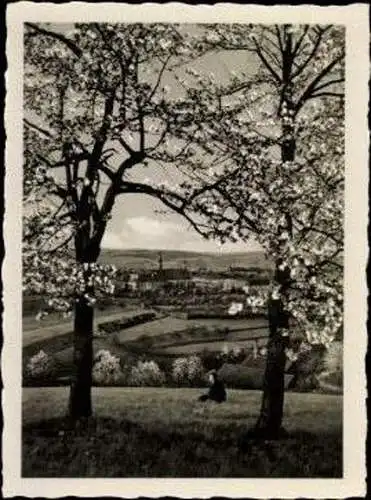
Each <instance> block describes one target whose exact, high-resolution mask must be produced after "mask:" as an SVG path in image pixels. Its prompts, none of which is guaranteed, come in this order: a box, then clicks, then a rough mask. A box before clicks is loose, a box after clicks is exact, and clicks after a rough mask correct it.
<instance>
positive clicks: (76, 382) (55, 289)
mask: <svg viewBox="0 0 371 500" xmlns="http://www.w3.org/2000/svg"><path fill="white" fill-rule="evenodd" d="M24 41H25V59H24V63H25V78H24V107H25V113H24V234H23V236H24V238H23V241H24V245H23V260H24V266H23V267H24V287H25V288H26V289H27V290H30V291H33V292H36V293H42V294H43V295H45V296H46V297H47V309H48V308H49V309H50V310H59V311H60V312H63V313H65V314H69V313H71V312H73V314H74V366H75V373H74V377H73V381H72V386H71V392H70V410H69V411H70V416H71V417H72V418H79V417H84V416H89V415H90V414H91V412H92V405H91V382H92V362H93V353H92V336H93V314H94V313H93V307H92V306H93V305H94V303H95V301H96V300H97V298H98V297H99V295H101V294H106V293H112V292H113V281H112V278H113V277H114V274H115V270H114V269H113V268H112V267H110V266H102V265H100V264H99V263H98V262H97V260H98V257H99V254H100V249H101V242H102V239H103V236H104V234H105V230H106V227H107V223H108V221H109V218H110V216H111V212H112V209H113V207H114V205H115V203H116V200H117V198H118V197H119V196H120V195H128V194H144V195H147V196H150V197H154V198H156V199H157V200H159V201H160V202H162V204H163V205H164V206H165V208H167V209H171V210H173V211H175V212H176V213H178V214H180V215H181V216H183V217H185V219H186V220H187V221H188V222H189V223H190V225H191V226H192V227H193V228H194V229H195V230H197V231H198V232H199V233H200V234H203V235H205V236H208V235H210V234H211V233H210V229H209V226H208V223H207V221H208V220H210V219H213V220H215V221H219V220H221V218H223V220H224V222H225V224H226V225H227V226H228V224H229V227H232V223H233V221H232V219H231V220H229V217H228V215H225V214H224V215H222V214H219V215H218V214H215V213H213V211H212V210H211V208H210V206H209V205H208V203H206V202H205V203H203V202H202V200H203V194H204V193H205V192H206V191H207V190H208V189H213V188H214V186H217V185H218V183H219V182H221V180H222V179H223V178H224V177H223V175H222V176H220V177H218V178H217V179H216V178H214V177H213V176H210V175H208V168H209V165H208V164H207V163H206V162H205V161H203V162H202V161H201V160H200V157H201V156H202V154H204V153H205V149H204V146H205V145H204V144H201V143H197V142H195V141H194V140H193V138H192V137H190V136H189V134H187V133H185V132H184V131H186V130H187V127H189V123H190V122H192V114H190V112H189V108H190V105H191V104H192V107H194V106H196V107H197V106H198V107H199V95H198V94H197V93H193V92H192V88H191V87H190V86H189V85H188V84H187V82H183V83H182V90H181V92H178V94H177V93H172V94H171V95H170V94H169V92H168V89H167V87H166V85H165V83H164V81H166V79H169V78H170V77H169V75H170V73H174V78H178V79H179V77H178V76H177V74H176V72H177V71H178V69H177V68H179V65H180V64H186V63H187V64H189V63H190V61H192V58H193V57H194V56H197V55H199V54H200V53H202V52H200V49H198V47H197V44H194V43H193V39H192V36H190V35H187V33H186V32H185V31H184V30H183V31H182V30H181V29H179V27H177V26H175V25H163V24H146V25H143V24H128V25H120V24H115V25H110V24H94V23H92V24H77V25H75V26H74V27H73V29H71V30H70V31H67V30H66V29H64V30H61V29H60V27H59V28H58V26H49V25H45V24H32V23H26V26H25V37H24ZM205 154H206V153H205ZM207 154H208V158H209V162H214V163H215V158H214V157H213V154H212V151H211V152H210V151H209V152H208V153H207ZM154 167H155V168H164V167H166V168H168V169H170V170H169V172H170V173H171V172H174V171H175V170H177V172H178V174H177V175H178V177H176V178H177V179H179V182H177V181H174V182H173V185H169V184H166V183H160V182H156V178H155V177H153V176H152V179H150V180H147V181H146V180H143V179H142V177H138V176H137V177H135V172H136V171H137V169H139V170H142V171H143V169H145V168H147V169H151V168H154ZM196 170H197V172H196ZM185 173H187V175H186V176H185ZM227 175H230V173H227ZM224 229H225V228H224Z"/></svg>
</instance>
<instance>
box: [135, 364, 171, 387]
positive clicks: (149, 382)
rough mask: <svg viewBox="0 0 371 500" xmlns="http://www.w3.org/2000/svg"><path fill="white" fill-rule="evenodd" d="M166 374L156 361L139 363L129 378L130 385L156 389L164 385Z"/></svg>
mask: <svg viewBox="0 0 371 500" xmlns="http://www.w3.org/2000/svg"><path fill="white" fill-rule="evenodd" d="M164 383H165V374H164V373H163V372H162V371H161V370H160V368H159V366H158V364H157V363H156V362H155V361H138V364H137V365H136V366H133V367H132V369H131V372H130V376H129V385H134V386H150V387H156V386H161V385H164Z"/></svg>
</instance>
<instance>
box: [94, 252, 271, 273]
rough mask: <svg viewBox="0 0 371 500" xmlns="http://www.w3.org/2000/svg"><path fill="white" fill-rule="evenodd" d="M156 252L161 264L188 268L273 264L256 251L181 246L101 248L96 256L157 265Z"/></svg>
mask: <svg viewBox="0 0 371 500" xmlns="http://www.w3.org/2000/svg"><path fill="white" fill-rule="evenodd" d="M159 252H161V253H162V259H163V266H164V268H169V267H173V268H174V267H176V268H180V267H184V266H186V267H187V269H189V270H195V269H200V268H207V269H209V270H212V271H222V270H226V269H228V268H229V267H231V266H233V267H245V268H251V267H259V268H263V269H268V268H271V267H272V263H271V262H269V261H268V260H267V259H266V258H265V256H264V254H263V252H259V251H254V252H236V253H227V252H226V253H211V252H186V251H182V250H145V249H133V250H113V249H103V250H102V253H101V256H100V259H99V260H100V262H102V263H105V264H113V265H115V266H116V267H118V268H126V269H135V270H137V269H138V270H139V269H157V268H158V260H159Z"/></svg>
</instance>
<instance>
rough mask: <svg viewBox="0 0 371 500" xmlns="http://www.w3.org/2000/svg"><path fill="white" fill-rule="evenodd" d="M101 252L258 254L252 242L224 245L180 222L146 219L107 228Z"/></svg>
mask: <svg viewBox="0 0 371 500" xmlns="http://www.w3.org/2000/svg"><path fill="white" fill-rule="evenodd" d="M102 246H103V247H104V248H112V249H122V250H123V249H133V248H147V249H152V250H157V249H167V250H184V251H187V250H188V251H196V252H236V251H248V250H258V249H260V247H259V246H258V245H257V244H256V243H255V242H253V241H252V242H249V243H242V242H240V243H226V244H225V245H220V244H219V243H217V242H216V241H208V240H205V239H204V238H202V237H201V236H200V235H199V234H197V233H196V232H195V231H194V230H192V229H190V228H189V227H188V225H187V224H186V223H185V221H183V220H182V219H178V220H176V219H173V220H163V219H160V218H156V216H153V217H150V216H148V215H138V216H136V217H129V218H128V219H121V221H120V224H118V223H117V225H116V224H115V225H113V226H109V227H108V228H107V232H106V234H105V237H104V239H103V241H102Z"/></svg>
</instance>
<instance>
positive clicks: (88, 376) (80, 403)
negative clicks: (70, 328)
mask: <svg viewBox="0 0 371 500" xmlns="http://www.w3.org/2000/svg"><path fill="white" fill-rule="evenodd" d="M93 315H94V310H93V308H92V307H91V306H89V305H88V304H87V302H86V300H85V298H84V297H80V299H79V301H78V302H76V306H75V324H74V346H73V347H74V353H73V362H74V373H73V379H72V383H71V390H70V401H69V416H70V418H71V419H73V420H78V419H79V418H82V417H90V416H91V414H92V403H91V385H92V365H93Z"/></svg>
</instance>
